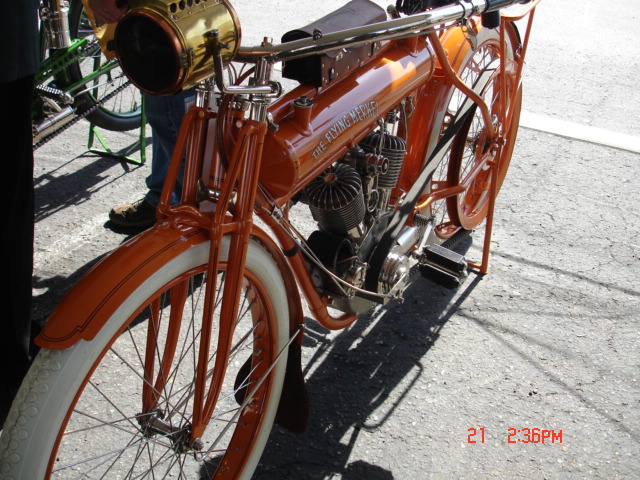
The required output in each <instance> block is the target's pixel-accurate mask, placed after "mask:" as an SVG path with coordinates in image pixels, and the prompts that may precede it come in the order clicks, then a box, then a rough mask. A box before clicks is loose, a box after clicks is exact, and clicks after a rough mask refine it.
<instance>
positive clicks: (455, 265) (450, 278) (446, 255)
mask: <svg viewBox="0 0 640 480" xmlns="http://www.w3.org/2000/svg"><path fill="white" fill-rule="evenodd" d="M420 273H421V274H422V276H423V277H424V278H428V279H429V280H432V281H434V282H436V283H438V284H440V285H442V286H443V287H447V288H458V287H459V286H460V285H461V284H462V282H464V281H465V279H466V278H467V275H468V274H467V261H466V260H465V259H464V256H462V255H460V254H459V253H456V252H454V251H453V250H449V249H448V248H445V247H443V246H442V245H436V244H433V245H429V246H428V247H427V248H425V249H424V263H421V264H420Z"/></svg>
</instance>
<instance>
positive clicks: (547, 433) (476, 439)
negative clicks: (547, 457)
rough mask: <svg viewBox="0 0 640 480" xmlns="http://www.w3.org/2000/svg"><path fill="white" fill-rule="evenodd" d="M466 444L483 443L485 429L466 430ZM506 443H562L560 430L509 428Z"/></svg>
mask: <svg viewBox="0 0 640 480" xmlns="http://www.w3.org/2000/svg"><path fill="white" fill-rule="evenodd" d="M467 432H468V435H467V443H484V442H485V428H484V427H479V428H469V429H467ZM507 443H562V430H547V429H543V428H509V429H507Z"/></svg>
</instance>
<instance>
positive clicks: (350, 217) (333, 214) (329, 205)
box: [305, 163, 365, 234]
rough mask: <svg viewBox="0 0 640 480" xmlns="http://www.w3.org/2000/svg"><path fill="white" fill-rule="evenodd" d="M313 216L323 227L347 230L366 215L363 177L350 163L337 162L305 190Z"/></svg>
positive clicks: (334, 231)
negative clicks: (361, 177) (361, 178)
mask: <svg viewBox="0 0 640 480" xmlns="http://www.w3.org/2000/svg"><path fill="white" fill-rule="evenodd" d="M305 196H306V199H307V201H308V202H309V208H310V209H311V213H312V214H313V218H314V219H315V220H316V221H317V222H318V226H319V227H320V229H321V230H325V231H329V232H332V233H339V234H342V233H346V232H348V231H349V230H351V229H353V228H356V227H357V226H358V225H360V223H361V222H362V220H363V219H364V216H365V205H364V195H363V192H362V180H360V175H358V172H356V170H355V169H354V168H352V167H350V166H349V165H346V164H344V163H338V164H336V165H333V166H332V167H331V168H329V169H328V170H326V171H325V172H324V173H323V174H322V175H320V176H319V177H317V178H316V179H315V180H313V181H312V182H311V183H310V184H309V185H308V186H307V187H306V189H305Z"/></svg>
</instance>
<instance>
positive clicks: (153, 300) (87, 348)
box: [0, 242, 289, 479]
mask: <svg viewBox="0 0 640 480" xmlns="http://www.w3.org/2000/svg"><path fill="white" fill-rule="evenodd" d="M223 250H224V251H226V250H227V248H224V249H223ZM208 254H209V242H203V243H200V244H197V245H196V246H194V247H192V248H191V249H189V250H187V251H185V252H182V253H180V254H178V255H177V256H176V257H175V258H173V259H171V260H170V261H167V262H166V263H165V264H164V265H163V266H161V267H160V268H159V269H158V270H157V271H155V273H153V274H152V275H151V276H149V277H148V278H147V279H146V280H145V281H144V282H143V283H142V284H141V285H140V286H139V287H138V288H136V289H135V290H134V291H131V292H129V293H128V296H127V297H126V298H125V299H124V300H123V301H121V302H120V303H119V304H118V305H117V306H116V305H109V302H108V301H107V302H105V304H104V305H102V303H103V302H101V300H100V299H97V300H96V302H95V303H96V306H97V308H114V312H113V314H112V315H111V317H110V319H109V321H108V322H107V323H106V325H105V326H104V327H103V328H102V330H100V331H99V333H98V334H97V336H96V337H95V338H94V339H93V340H91V341H84V340H80V341H79V342H78V343H76V344H75V345H73V346H72V347H70V348H68V349H66V350H61V351H60V350H42V351H41V352H40V353H39V354H38V356H37V358H36V360H35V362H34V364H33V366H32V368H31V370H30V372H29V374H28V376H27V379H26V380H25V381H24V383H23V385H22V388H21V390H20V392H19V394H18V397H17V399H16V402H15V403H14V405H13V408H12V410H11V412H10V414H9V417H8V419H7V423H6V425H5V430H4V432H3V435H2V438H1V440H0V450H1V451H2V457H1V460H0V472H2V478H7V479H9V478H16V479H23V478H24V479H26V478H29V479H42V478H45V479H67V478H174V477H175V478H214V479H239V478H250V477H251V475H252V472H253V471H254V469H255V467H256V465H257V463H258V460H259V458H260V456H261V453H262V450H263V448H264V446H265V444H266V441H267V438H268V436H269V432H270V430H271V426H272V424H273V421H274V417H275V413H276V410H277V407H278V403H279V398H280V393H281V390H282V383H283V380H284V373H285V369H286V350H287V349H286V344H287V337H288V333H289V330H288V310H287V308H288V307H287V300H286V298H285V293H284V292H285V288H284V284H283V281H282V279H281V276H280V274H279V271H278V268H277V266H276V265H275V263H274V261H273V259H272V258H271V256H270V255H269V254H268V253H267V252H266V251H265V250H264V249H263V248H261V247H260V246H259V245H258V244H256V243H255V242H251V243H250V246H249V251H248V254H247V262H246V271H245V274H244V279H243V292H244V294H243V296H241V299H240V301H241V303H240V305H239V310H238V312H239V313H238V318H236V319H220V318H214V331H213V332H212V335H211V338H212V339H213V342H214V344H213V345H211V350H210V352H211V353H210V357H211V358H209V362H208V367H207V372H208V375H207V376H208V380H207V383H211V378H213V365H214V362H215V357H216V353H217V349H216V344H215V341H216V339H217V333H216V331H215V330H216V329H217V327H218V326H219V325H220V323H221V322H233V323H234V324H235V333H234V339H233V343H232V348H231V353H230V355H229V358H228V359H227V362H226V363H227V367H226V369H227V373H226V375H225V379H224V382H223V385H222V386H221V391H220V395H219V397H218V402H217V404H216V408H215V411H214V413H213V416H212V418H211V422H210V423H209V425H208V427H207V428H206V430H205V433H204V434H203V435H202V437H200V438H199V439H198V440H197V441H196V442H190V441H189V433H190V431H191V430H190V429H191V421H192V415H193V411H194V409H193V404H194V378H195V369H196V364H197V362H198V352H199V344H200V337H201V334H202V332H201V328H200V326H201V322H200V319H201V315H202V306H203V301H204V292H205V285H206V284H207V282H208V279H207V275H206V269H207V258H208ZM226 256H227V254H226V253H223V254H222V256H221V262H220V265H221V268H220V271H219V272H218V294H217V296H216V302H217V301H219V299H220V295H221V292H222V288H223V287H224V280H225V271H226V268H225V267H226V265H225V262H226ZM69 314H70V315H72V314H73V312H69ZM281 352H284V353H283V354H282V355H280V357H278V354H280V353H281ZM277 357H278V361H276V358H277ZM274 363H275V366H274ZM210 388H215V387H210Z"/></svg>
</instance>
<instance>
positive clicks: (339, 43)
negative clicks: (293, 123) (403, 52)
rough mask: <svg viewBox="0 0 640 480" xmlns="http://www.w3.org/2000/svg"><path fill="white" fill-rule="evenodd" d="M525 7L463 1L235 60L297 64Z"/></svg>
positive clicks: (241, 52) (244, 51) (263, 48)
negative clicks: (325, 54) (299, 60)
mask: <svg viewBox="0 0 640 480" xmlns="http://www.w3.org/2000/svg"><path fill="white" fill-rule="evenodd" d="M516 3H522V2H521V0H459V1H458V3H456V4H455V5H448V6H445V7H440V8H435V9H433V10H430V11H428V12H423V13H418V14H415V15H410V16H407V17H402V18H395V19H392V20H387V21H385V22H379V23H372V24H370V25H364V26H362V27H356V28H350V29H347V30H341V31H338V32H333V33H327V34H323V35H322V36H320V37H319V38H317V39H314V38H304V39H301V40H294V41H292V42H287V43H280V44H273V45H268V44H267V45H260V46H248V47H242V46H241V47H240V48H239V49H238V53H237V55H236V58H235V60H237V61H240V62H247V63H253V62H256V61H257V60H258V59H261V58H268V59H269V60H270V61H272V62H281V61H286V60H294V59H297V58H303V57H308V56H312V55H318V54H322V53H326V52H330V51H332V50H337V49H340V48H351V47H357V46H360V45H365V44H368V43H372V42H377V41H385V40H398V39H402V38H410V37H414V36H417V35H422V34H425V33H428V32H430V31H434V30H435V28H437V27H438V26H440V25H443V24H455V23H458V22H461V21H463V20H465V19H467V18H469V17H471V16H472V15H477V14H480V13H484V12H488V11H493V10H496V9H498V8H502V7H505V6H510V5H513V4H516Z"/></svg>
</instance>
